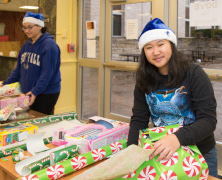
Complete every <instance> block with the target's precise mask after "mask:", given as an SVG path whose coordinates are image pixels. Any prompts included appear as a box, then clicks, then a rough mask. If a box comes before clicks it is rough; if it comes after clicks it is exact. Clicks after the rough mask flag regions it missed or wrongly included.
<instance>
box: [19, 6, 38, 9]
mask: <svg viewBox="0 0 222 180" xmlns="http://www.w3.org/2000/svg"><path fill="white" fill-rule="evenodd" d="M19 8H21V9H39V7H38V6H20V7H19Z"/></svg>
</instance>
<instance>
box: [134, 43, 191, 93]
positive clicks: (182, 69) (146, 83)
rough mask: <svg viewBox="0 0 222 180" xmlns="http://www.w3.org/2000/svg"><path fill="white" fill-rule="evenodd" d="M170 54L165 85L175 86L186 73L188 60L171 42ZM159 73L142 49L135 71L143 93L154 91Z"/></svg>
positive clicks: (157, 83) (158, 80)
mask: <svg viewBox="0 0 222 180" xmlns="http://www.w3.org/2000/svg"><path fill="white" fill-rule="evenodd" d="M170 45H171V48H172V56H171V58H170V60H169V64H168V65H169V67H168V70H169V72H168V83H167V87H175V86H177V85H179V84H180V83H181V81H182V80H183V78H184V77H185V75H186V71H187V68H188V61H187V60H186V59H185V58H184V56H183V54H182V53H181V52H179V51H178V50H177V48H176V46H175V44H173V43H172V42H170ZM160 77H161V76H160V73H159V70H158V68H157V67H156V66H154V65H152V64H150V63H149V62H148V60H147V58H146V56H145V53H144V49H143V50H142V52H141V55H140V64H139V67H138V70H137V72H136V83H137V85H138V87H139V88H140V89H141V90H142V91H144V92H145V93H148V94H149V93H150V92H152V91H154V90H155V89H156V88H157V87H158V85H159V83H160Z"/></svg>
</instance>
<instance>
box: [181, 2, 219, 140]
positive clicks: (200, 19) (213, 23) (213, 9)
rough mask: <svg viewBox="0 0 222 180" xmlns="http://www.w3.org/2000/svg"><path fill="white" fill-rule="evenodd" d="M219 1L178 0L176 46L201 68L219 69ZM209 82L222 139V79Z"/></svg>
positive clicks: (217, 133) (216, 133)
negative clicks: (214, 100) (212, 90)
mask: <svg viewBox="0 0 222 180" xmlns="http://www.w3.org/2000/svg"><path fill="white" fill-rule="evenodd" d="M221 3H222V0H218V1H205V0H191V1H190V3H189V1H184V0H178V31H177V32H178V49H179V50H180V51H182V52H183V53H184V54H185V55H186V57H187V59H188V60H189V61H191V62H193V63H196V64H199V65H200V66H202V67H203V68H210V69H222V46H221V44H222V23H221V22H222V21H221V15H222V11H221V8H220V7H221V6H220V5H221ZM188 7H189V8H188ZM188 11H189V12H188ZM188 14H189V15H188ZM185 15H186V17H185ZM212 17H213V18H212ZM212 84H213V87H214V92H215V96H216V99H217V120H218V123H217V128H216V131H215V136H216V140H217V141H220V142H222V138H221V137H222V136H221V135H222V126H221V124H222V113H221V108H222V98H221V91H222V81H221V80H220V81H212Z"/></svg>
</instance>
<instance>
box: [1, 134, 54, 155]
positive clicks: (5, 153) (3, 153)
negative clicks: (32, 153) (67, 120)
mask: <svg viewBox="0 0 222 180" xmlns="http://www.w3.org/2000/svg"><path fill="white" fill-rule="evenodd" d="M43 141H44V144H49V143H51V142H52V137H49V138H45V139H43ZM17 148H21V149H23V150H24V151H26V150H27V147H26V144H22V145H19V146H14V147H11V148H8V149H2V150H0V158H1V157H5V156H10V155H11V154H12V152H13V151H14V150H16V149H17Z"/></svg>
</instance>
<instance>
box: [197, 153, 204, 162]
mask: <svg viewBox="0 0 222 180" xmlns="http://www.w3.org/2000/svg"><path fill="white" fill-rule="evenodd" d="M198 157H199V160H200V162H201V163H205V162H206V160H205V159H204V157H203V156H202V155H200V154H199V155H198Z"/></svg>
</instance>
